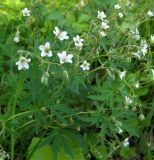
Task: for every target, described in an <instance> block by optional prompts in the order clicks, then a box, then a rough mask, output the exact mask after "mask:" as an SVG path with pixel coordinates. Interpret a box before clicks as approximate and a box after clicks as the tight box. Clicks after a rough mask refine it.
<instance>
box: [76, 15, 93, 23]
mask: <svg viewBox="0 0 154 160" xmlns="http://www.w3.org/2000/svg"><path fill="white" fill-rule="evenodd" d="M90 18H91V17H90V16H89V15H87V14H81V15H80V17H79V19H78V23H85V22H89V20H90Z"/></svg>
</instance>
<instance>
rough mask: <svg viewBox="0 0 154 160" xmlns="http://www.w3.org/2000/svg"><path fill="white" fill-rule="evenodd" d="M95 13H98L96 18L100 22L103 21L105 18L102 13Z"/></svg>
mask: <svg viewBox="0 0 154 160" xmlns="http://www.w3.org/2000/svg"><path fill="white" fill-rule="evenodd" d="M97 13H98V15H97V18H99V19H100V20H102V21H103V20H104V19H105V18H106V15H105V13H104V12H103V11H102V12H100V11H98V12H97Z"/></svg>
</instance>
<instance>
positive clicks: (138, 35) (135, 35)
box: [130, 28, 141, 40]
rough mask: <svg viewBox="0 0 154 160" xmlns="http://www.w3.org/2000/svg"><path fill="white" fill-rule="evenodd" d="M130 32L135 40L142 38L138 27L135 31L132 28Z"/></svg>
mask: <svg viewBox="0 0 154 160" xmlns="http://www.w3.org/2000/svg"><path fill="white" fill-rule="evenodd" d="M130 34H131V36H132V38H133V39H135V40H139V39H140V38H141V37H140V33H139V30H138V28H136V29H135V31H133V30H131V31H130Z"/></svg>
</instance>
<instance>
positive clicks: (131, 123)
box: [123, 118, 140, 136]
mask: <svg viewBox="0 0 154 160" xmlns="http://www.w3.org/2000/svg"><path fill="white" fill-rule="evenodd" d="M138 124H139V120H138V119H135V118H130V119H127V120H125V121H124V122H123V128H124V129H126V131H127V132H128V133H130V134H132V135H133V136H139V133H140V130H139V127H138Z"/></svg>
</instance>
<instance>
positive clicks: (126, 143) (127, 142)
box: [123, 138, 129, 147]
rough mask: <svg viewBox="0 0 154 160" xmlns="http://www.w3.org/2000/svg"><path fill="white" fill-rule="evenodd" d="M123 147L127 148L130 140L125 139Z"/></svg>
mask: <svg viewBox="0 0 154 160" xmlns="http://www.w3.org/2000/svg"><path fill="white" fill-rule="evenodd" d="M123 145H124V146H125V147H127V146H129V139H128V138H125V140H124V142H123Z"/></svg>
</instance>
